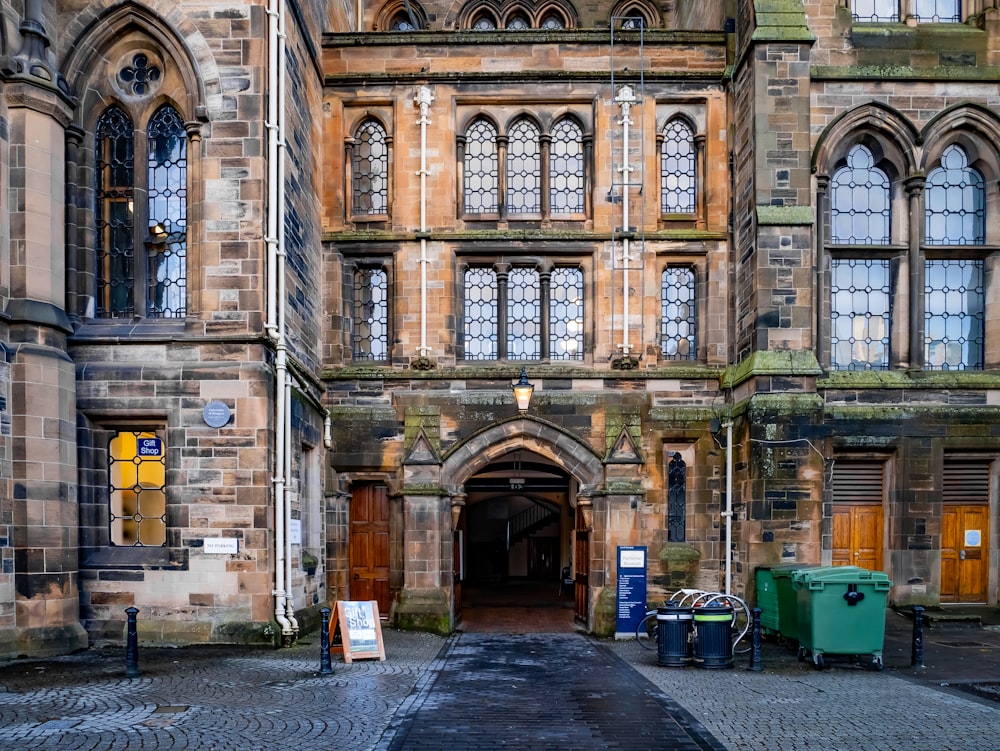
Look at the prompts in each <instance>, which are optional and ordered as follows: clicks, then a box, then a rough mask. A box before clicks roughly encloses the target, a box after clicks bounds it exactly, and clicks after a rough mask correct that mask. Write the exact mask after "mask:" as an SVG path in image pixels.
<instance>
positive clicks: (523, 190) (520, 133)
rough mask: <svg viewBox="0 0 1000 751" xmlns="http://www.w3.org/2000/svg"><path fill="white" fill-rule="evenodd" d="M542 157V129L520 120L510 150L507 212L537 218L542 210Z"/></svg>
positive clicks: (515, 128) (511, 131)
mask: <svg viewBox="0 0 1000 751" xmlns="http://www.w3.org/2000/svg"><path fill="white" fill-rule="evenodd" d="M540 177H541V153H540V151H539V140H538V126H536V125H535V124H534V123H533V122H531V121H530V120H518V121H517V122H516V123H514V125H513V127H511V129H510V134H509V139H508V146H507V211H508V213H510V214H537V213H539V212H540V211H541V210H542V192H541V182H540Z"/></svg>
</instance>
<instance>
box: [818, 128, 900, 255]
mask: <svg viewBox="0 0 1000 751" xmlns="http://www.w3.org/2000/svg"><path fill="white" fill-rule="evenodd" d="M889 199H890V191H889V177H888V175H886V173H885V172H883V171H882V170H881V169H879V168H878V167H877V166H875V157H874V156H873V155H872V152H871V151H870V150H869V149H868V148H867V147H866V146H864V145H862V144H857V145H855V146H853V147H852V148H851V150H850V151H849V152H848V154H847V164H846V165H845V166H843V167H840V168H839V169H838V170H837V171H836V172H834V173H833V178H832V179H831V180H830V234H831V239H832V241H833V242H834V243H840V244H850V245H885V244H887V243H889V241H890V238H889V211H890V204H889Z"/></svg>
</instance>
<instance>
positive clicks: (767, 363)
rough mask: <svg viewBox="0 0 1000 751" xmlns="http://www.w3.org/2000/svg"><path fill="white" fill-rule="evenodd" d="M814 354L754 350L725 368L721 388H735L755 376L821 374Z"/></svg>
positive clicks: (797, 351)
mask: <svg viewBox="0 0 1000 751" xmlns="http://www.w3.org/2000/svg"><path fill="white" fill-rule="evenodd" d="M821 375H823V369H822V368H820V366H819V361H818V360H817V359H816V355H815V354H814V353H813V352H811V351H806V350H782V351H780V352H754V353H753V354H751V355H750V356H749V357H747V358H746V359H745V360H743V361H741V362H739V363H737V364H736V365H733V366H730V367H729V368H727V370H726V372H725V374H724V375H723V377H722V386H723V388H735V387H736V386H739V385H740V384H741V383H743V382H744V381H747V380H749V379H751V378H755V377H757V376H821Z"/></svg>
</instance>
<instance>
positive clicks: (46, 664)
mask: <svg viewBox="0 0 1000 751" xmlns="http://www.w3.org/2000/svg"><path fill="white" fill-rule="evenodd" d="M888 618H889V619H890V621H889V624H890V625H889V627H888V628H887V635H886V650H885V656H886V669H885V670H884V671H883V672H869V671H866V670H863V669H862V668H860V667H858V666H855V665H851V664H849V663H833V664H832V665H831V667H829V668H828V669H827V670H823V671H818V670H815V669H814V668H813V667H812V666H811V665H810V664H809V663H808V662H806V663H802V662H799V661H798V660H797V659H796V657H795V654H794V653H792V652H789V651H788V650H786V649H785V648H784V647H781V646H779V645H777V644H772V643H766V644H765V645H764V655H763V657H764V660H763V662H764V668H765V669H764V671H762V672H750V671H748V670H746V666H747V662H748V659H747V656H745V655H741V656H738V657H737V664H736V667H735V668H733V669H732V670H700V669H698V668H662V667H659V666H657V665H656V654H655V651H645V650H642V649H641V648H640V647H639V646H638V645H636V644H635V643H634V642H631V641H628V642H626V641H609V640H597V639H592V638H590V637H586V636H583V635H580V634H573V633H562V634H551V635H539V634H521V635H512V634H491V633H478V634H473V633H462V634H456V635H455V636H453V637H451V638H450V639H442V638H440V637H435V636H431V635H427V634H418V633H412V632H400V631H395V630H392V629H385V631H384V637H385V646H386V656H387V659H386V661H385V662H379V661H377V660H361V661H355V662H354V663H352V664H350V665H345V664H344V663H342V662H341V661H340V659H339V658H335V659H334V672H333V674H331V675H321V674H320V673H319V646H318V638H317V637H316V636H306V637H304V638H303V639H302V640H300V642H299V644H297V645H296V646H295V647H293V648H291V649H284V650H252V649H247V648H220V647H197V648H185V649H150V648H142V649H141V650H140V655H139V666H140V670H141V675H140V676H139V677H138V678H134V679H128V678H126V677H125V670H124V654H123V651H122V650H121V649H107V650H105V649H94V650H90V651H88V652H85V653H81V654H78V655H69V656H65V657H58V658H52V659H48V660H37V661H28V660H23V661H15V662H12V663H7V664H2V665H0V750H2V751H7V750H8V749H9V750H10V751H14V750H15V749H16V750H17V751H24V750H26V749H31V751H48V750H49V749H51V750H53V751H55V750H56V749H58V750H59V751H66V750H73V751H76V750H80V751H82V750H87V751H90V750H93V751H97V750H98V749H100V750H101V751H105V750H106V749H115V750H118V749H121V750H122V751H137V750H139V749H142V751H149V750H150V749H154V750H160V749H169V750H171V751H174V750H177V751H179V750H181V749H197V750H198V751H230V750H232V751H272V750H275V749H286V748H294V749H310V751H311V750H312V749H316V750H317V751H327V750H329V751H333V750H334V749H337V750H341V749H343V750H349V751H373V750H377V751H395V750H397V749H399V750H403V749H406V750H408V749H431V750H433V749H440V748H444V747H447V748H448V749H449V751H455V750H460V749H464V748H478V749H483V751H489V750H491V749H503V748H516V749H519V751H520V750H524V751H528V750H532V751H533V750H535V749H538V750H543V749H569V748H572V749H579V750H580V751H591V750H592V749H594V750H597V749H633V748H634V749H643V751H645V750H646V749H653V748H656V749H674V748H677V749H701V750H704V751H709V750H712V751H717V750H719V749H729V750H730V751H744V750H750V751H839V750H840V749H844V750H849V751H857V749H862V748H865V749H867V748H872V749H876V748H877V749H879V751H890V750H897V751H987V750H993V749H1000V740H998V738H1000V703H998V702H997V701H995V700H990V699H988V698H984V697H986V696H990V695H991V694H990V692H989V691H986V692H984V693H983V694H982V695H981V696H977V695H974V694H972V693H968V692H967V691H960V690H958V689H959V688H961V687H963V686H966V684H970V683H978V684H979V685H981V686H985V687H993V691H994V692H993V694H992V696H993V698H994V699H995V698H998V696H997V692H996V689H997V688H998V687H1000V631H998V630H993V629H958V630H938V629H933V630H930V631H928V632H927V633H926V638H925V661H926V667H925V668H923V669H914V668H910V667H909V656H910V654H909V634H910V632H909V628H910V626H909V623H908V622H906V621H905V619H900V622H896V620H894V619H897V618H899V617H898V616H896V615H895V614H893V613H890V614H889V615H888Z"/></svg>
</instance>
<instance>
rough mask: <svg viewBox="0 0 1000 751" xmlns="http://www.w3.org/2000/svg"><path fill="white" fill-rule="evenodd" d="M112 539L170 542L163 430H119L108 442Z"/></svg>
mask: <svg viewBox="0 0 1000 751" xmlns="http://www.w3.org/2000/svg"><path fill="white" fill-rule="evenodd" d="M108 478H109V480H108V497H109V513H108V520H109V524H110V542H111V544H112V545H128V546H135V547H143V546H165V545H166V544H167V496H166V451H165V441H164V439H163V435H162V431H151V430H118V431H115V432H114V433H113V434H112V437H111V440H110V441H109V443H108Z"/></svg>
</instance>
